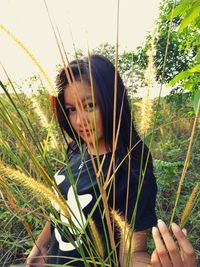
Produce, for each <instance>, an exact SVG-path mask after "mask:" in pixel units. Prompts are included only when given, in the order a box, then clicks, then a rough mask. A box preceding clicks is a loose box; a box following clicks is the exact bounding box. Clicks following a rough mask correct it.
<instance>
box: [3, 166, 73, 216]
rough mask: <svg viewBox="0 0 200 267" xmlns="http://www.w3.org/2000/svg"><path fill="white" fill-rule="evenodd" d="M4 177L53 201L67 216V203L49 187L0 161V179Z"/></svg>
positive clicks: (40, 196) (39, 196)
mask: <svg viewBox="0 0 200 267" xmlns="http://www.w3.org/2000/svg"><path fill="white" fill-rule="evenodd" d="M5 179H11V180H14V181H15V182H18V183H19V184H21V185H22V186H24V187H26V188H27V189H29V190H30V191H31V192H32V193H35V194H36V196H38V198H43V199H44V200H46V201H48V202H51V203H55V204H56V205H57V206H58V207H59V208H60V210H61V212H62V213H63V214H64V216H66V217H69V216H70V215H69V211H68V209H67V204H66V203H65V202H64V201H62V199H60V198H59V197H57V196H56V195H55V194H54V193H53V192H52V191H51V190H50V189H49V188H47V187H46V185H44V184H43V183H41V182H38V181H36V180H34V179H33V178H31V177H28V176H27V175H25V174H24V173H22V172H20V171H18V170H14V169H12V168H10V167H8V166H5V165H4V164H3V163H2V162H1V161H0V180H2V182H3V181H5Z"/></svg>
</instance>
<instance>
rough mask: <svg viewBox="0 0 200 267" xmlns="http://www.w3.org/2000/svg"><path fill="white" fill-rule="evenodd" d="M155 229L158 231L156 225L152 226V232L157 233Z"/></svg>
mask: <svg viewBox="0 0 200 267" xmlns="http://www.w3.org/2000/svg"><path fill="white" fill-rule="evenodd" d="M157 231H158V229H157V227H155V226H154V227H152V234H155V233H157Z"/></svg>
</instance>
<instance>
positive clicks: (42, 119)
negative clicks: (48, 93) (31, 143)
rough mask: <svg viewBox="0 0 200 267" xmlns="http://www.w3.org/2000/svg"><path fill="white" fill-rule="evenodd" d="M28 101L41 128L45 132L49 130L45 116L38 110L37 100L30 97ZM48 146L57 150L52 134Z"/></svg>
mask: <svg viewBox="0 0 200 267" xmlns="http://www.w3.org/2000/svg"><path fill="white" fill-rule="evenodd" d="M30 100H31V102H32V106H33V108H34V111H35V113H36V114H37V116H38V117H39V119H40V123H41V126H42V127H44V128H45V129H46V130H48V129H50V127H51V125H50V123H49V122H48V119H47V116H46V114H45V113H44V112H43V111H42V109H41V108H40V105H39V103H38V101H37V99H36V98H35V97H34V96H33V95H32V96H30ZM50 144H51V147H52V148H53V149H56V148H58V143H57V141H56V138H55V136H54V135H53V133H52V132H51V133H50Z"/></svg>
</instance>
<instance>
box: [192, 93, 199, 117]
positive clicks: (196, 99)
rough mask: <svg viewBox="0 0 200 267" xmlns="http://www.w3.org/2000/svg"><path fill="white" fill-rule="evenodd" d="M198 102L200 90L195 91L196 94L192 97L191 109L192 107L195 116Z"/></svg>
mask: <svg viewBox="0 0 200 267" xmlns="http://www.w3.org/2000/svg"><path fill="white" fill-rule="evenodd" d="M199 101H200V90H198V91H196V93H195V95H194V102H193V107H194V112H195V114H197V109H198V104H199Z"/></svg>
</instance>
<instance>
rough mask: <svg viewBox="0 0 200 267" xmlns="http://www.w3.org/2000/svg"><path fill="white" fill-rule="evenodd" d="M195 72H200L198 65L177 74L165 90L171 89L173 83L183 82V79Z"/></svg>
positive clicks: (199, 65)
mask: <svg viewBox="0 0 200 267" xmlns="http://www.w3.org/2000/svg"><path fill="white" fill-rule="evenodd" d="M195 72H200V64H197V65H195V66H194V67H193V68H191V69H188V70H185V71H182V72H180V73H179V74H177V75H176V76H175V77H174V78H173V79H172V80H171V81H170V82H169V83H168V84H167V88H169V87H171V86H172V85H174V84H175V83H177V82H178V81H180V80H183V79H185V78H188V77H189V76H190V75H191V74H193V73H195Z"/></svg>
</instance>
